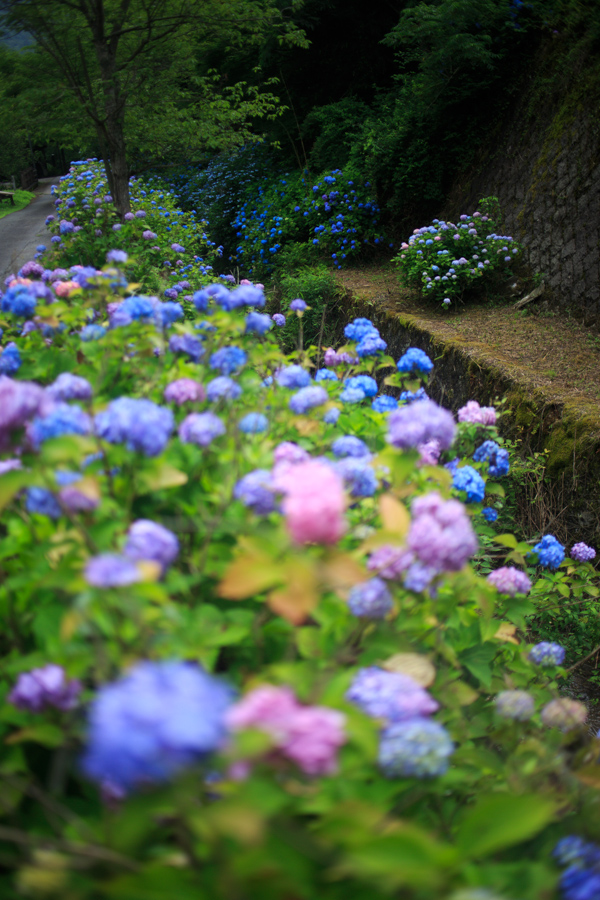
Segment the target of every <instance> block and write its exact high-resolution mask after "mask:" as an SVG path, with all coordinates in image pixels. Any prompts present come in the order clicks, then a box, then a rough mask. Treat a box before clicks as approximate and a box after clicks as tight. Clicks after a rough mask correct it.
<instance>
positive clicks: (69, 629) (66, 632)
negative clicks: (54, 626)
mask: <svg viewBox="0 0 600 900" xmlns="http://www.w3.org/2000/svg"><path fill="white" fill-rule="evenodd" d="M82 622H83V618H82V616H81V613H79V612H78V611H77V610H76V609H70V610H69V612H67V613H65V615H64V616H63V617H62V622H61V623H60V637H61V640H63V641H70V640H71V638H72V637H73V635H74V634H75V632H76V631H77V629H78V628H79V626H80V625H81V623H82Z"/></svg>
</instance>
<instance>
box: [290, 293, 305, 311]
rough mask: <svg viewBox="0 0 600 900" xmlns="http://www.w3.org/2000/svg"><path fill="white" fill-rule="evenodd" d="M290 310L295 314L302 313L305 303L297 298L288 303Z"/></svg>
mask: <svg viewBox="0 0 600 900" xmlns="http://www.w3.org/2000/svg"><path fill="white" fill-rule="evenodd" d="M290 309H291V311H292V312H295V313H301V312H304V310H305V309H306V303H305V302H304V300H301V299H300V297H297V298H296V299H295V300H292V302H291V303H290Z"/></svg>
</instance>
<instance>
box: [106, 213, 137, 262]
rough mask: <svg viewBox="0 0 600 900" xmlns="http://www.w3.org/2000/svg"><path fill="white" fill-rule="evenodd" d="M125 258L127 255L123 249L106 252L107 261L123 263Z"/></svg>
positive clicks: (125, 260)
mask: <svg viewBox="0 0 600 900" xmlns="http://www.w3.org/2000/svg"><path fill="white" fill-rule="evenodd" d="M131 218H132V219H133V215H131ZM127 259H128V256H127V254H126V253H125V251H124V250H109V251H108V253H107V254H106V261H107V262H114V263H125V262H127Z"/></svg>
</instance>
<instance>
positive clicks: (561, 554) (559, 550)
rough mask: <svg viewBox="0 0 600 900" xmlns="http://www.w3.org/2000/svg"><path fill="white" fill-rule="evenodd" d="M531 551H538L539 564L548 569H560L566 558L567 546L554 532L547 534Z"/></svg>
mask: <svg viewBox="0 0 600 900" xmlns="http://www.w3.org/2000/svg"><path fill="white" fill-rule="evenodd" d="M531 552H532V553H537V555H538V565H540V566H544V568H546V569H558V567H559V566H560V564H561V562H562V561H563V559H564V558H565V548H564V547H563V545H562V544H561V543H560V542H559V541H557V540H556V538H555V537H554V535H553V534H545V535H544V537H543V538H542V540H541V541H540V542H539V544H536V545H535V547H534V548H533V550H532V551H531Z"/></svg>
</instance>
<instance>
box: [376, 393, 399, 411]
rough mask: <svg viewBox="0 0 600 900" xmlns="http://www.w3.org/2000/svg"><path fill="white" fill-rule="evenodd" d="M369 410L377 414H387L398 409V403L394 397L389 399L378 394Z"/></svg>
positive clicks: (384, 395)
mask: <svg viewBox="0 0 600 900" xmlns="http://www.w3.org/2000/svg"><path fill="white" fill-rule="evenodd" d="M371 409H373V410H374V411H375V412H378V413H389V412H392V410H394V409H398V401H397V400H396V398H395V397H390V395H389V394H380V395H379V397H375V399H374V400H373V402H372V403H371Z"/></svg>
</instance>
